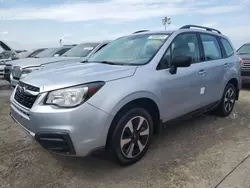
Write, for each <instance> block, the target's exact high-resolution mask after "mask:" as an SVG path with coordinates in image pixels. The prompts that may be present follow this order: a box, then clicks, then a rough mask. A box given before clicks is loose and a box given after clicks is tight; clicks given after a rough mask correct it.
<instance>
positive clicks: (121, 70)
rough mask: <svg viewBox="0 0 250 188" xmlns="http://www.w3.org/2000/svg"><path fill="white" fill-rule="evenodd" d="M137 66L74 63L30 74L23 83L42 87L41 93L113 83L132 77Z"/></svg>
mask: <svg viewBox="0 0 250 188" xmlns="http://www.w3.org/2000/svg"><path fill="white" fill-rule="evenodd" d="M136 68H137V66H121V65H108V64H101V63H80V62H79V63H74V64H70V65H67V66H60V67H51V68H44V69H42V70H39V71H37V72H32V73H30V74H29V75H28V76H27V77H25V78H24V79H21V81H22V82H24V83H27V84H30V85H33V86H36V87H40V92H46V91H51V90H55V89H60V88H65V87H70V86H74V85H79V84H84V83H90V82H96V81H105V82H108V81H111V80H116V79H121V78H125V77H129V76H132V75H133V74H134V73H135V70H136Z"/></svg>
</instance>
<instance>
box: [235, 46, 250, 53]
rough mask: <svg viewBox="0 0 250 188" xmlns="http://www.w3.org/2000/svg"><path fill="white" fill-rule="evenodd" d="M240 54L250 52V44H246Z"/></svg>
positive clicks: (239, 51)
mask: <svg viewBox="0 0 250 188" xmlns="http://www.w3.org/2000/svg"><path fill="white" fill-rule="evenodd" d="M238 53H239V54H250V44H244V45H243V46H242V47H241V48H240V49H239V50H238Z"/></svg>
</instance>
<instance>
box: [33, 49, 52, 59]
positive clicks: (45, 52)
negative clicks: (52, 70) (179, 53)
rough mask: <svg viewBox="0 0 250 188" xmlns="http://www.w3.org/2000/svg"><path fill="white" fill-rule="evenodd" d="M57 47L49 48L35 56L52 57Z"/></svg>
mask: <svg viewBox="0 0 250 188" xmlns="http://www.w3.org/2000/svg"><path fill="white" fill-rule="evenodd" d="M55 50H56V48H48V49H46V50H44V51H42V52H41V53H39V54H37V55H36V56H35V57H37V58H43V57H52V56H53V55H54V51H55Z"/></svg>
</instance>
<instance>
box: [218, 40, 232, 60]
mask: <svg viewBox="0 0 250 188" xmlns="http://www.w3.org/2000/svg"><path fill="white" fill-rule="evenodd" d="M220 40H221V43H222V46H223V48H224V49H225V52H226V56H227V57H229V56H231V55H232V54H233V53H234V49H233V47H232V46H231V44H230V43H229V42H228V40H226V39H224V38H221V39H220Z"/></svg>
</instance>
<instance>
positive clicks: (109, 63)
mask: <svg viewBox="0 0 250 188" xmlns="http://www.w3.org/2000/svg"><path fill="white" fill-rule="evenodd" d="M88 62H90V63H103V64H108V65H128V64H126V63H116V62H112V61H88Z"/></svg>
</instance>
